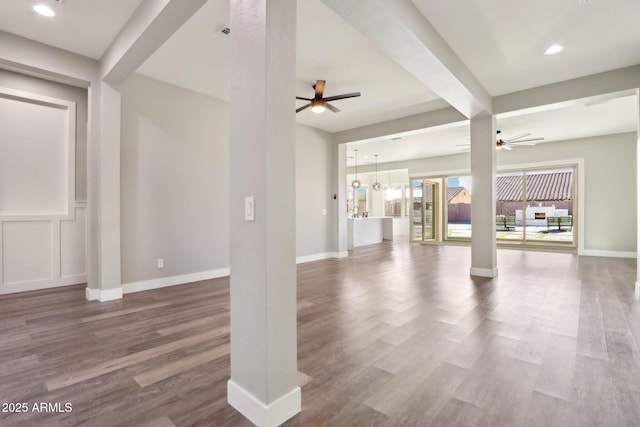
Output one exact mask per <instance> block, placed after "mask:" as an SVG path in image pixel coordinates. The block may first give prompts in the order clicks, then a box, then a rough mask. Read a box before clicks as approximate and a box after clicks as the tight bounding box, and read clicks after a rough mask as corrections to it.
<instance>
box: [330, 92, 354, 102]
mask: <svg viewBox="0 0 640 427" xmlns="http://www.w3.org/2000/svg"><path fill="white" fill-rule="evenodd" d="M360 95H361V94H360V92H353V93H345V94H342V95H334V96H328V97H326V98H325V99H324V100H325V101H337V100H338V99H346V98H357V97H358V96H360Z"/></svg>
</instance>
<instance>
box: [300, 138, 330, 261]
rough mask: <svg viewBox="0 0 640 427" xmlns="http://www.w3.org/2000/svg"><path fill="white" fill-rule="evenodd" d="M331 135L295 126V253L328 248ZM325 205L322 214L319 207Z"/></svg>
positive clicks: (324, 251) (312, 251)
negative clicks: (324, 212)
mask: <svg viewBox="0 0 640 427" xmlns="http://www.w3.org/2000/svg"><path fill="white" fill-rule="evenodd" d="M334 147H335V146H334V144H333V142H332V139H331V135H330V134H328V133H326V132H323V131H320V130H317V129H313V128H310V127H306V126H301V125H297V126H296V255H297V256H305V255H315V254H322V253H326V252H331V251H332V248H331V246H332V240H331V235H332V228H331V227H332V222H331V217H332V215H333V212H332V211H333V209H332V205H333V203H335V201H334V200H333V198H332V195H333V193H334V191H333V189H332V178H333V177H332V176H331V172H332V167H331V165H332V163H333V161H334V156H336V155H337V154H335V148H334ZM323 209H326V215H323V214H322V210H323Z"/></svg>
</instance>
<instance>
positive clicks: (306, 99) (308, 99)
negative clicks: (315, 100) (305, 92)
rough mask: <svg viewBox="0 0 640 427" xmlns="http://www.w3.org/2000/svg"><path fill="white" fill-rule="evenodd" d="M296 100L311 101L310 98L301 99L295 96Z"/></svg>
mask: <svg viewBox="0 0 640 427" xmlns="http://www.w3.org/2000/svg"><path fill="white" fill-rule="evenodd" d="M296 99H302V100H303V101H311V98H303V97H301V96H296Z"/></svg>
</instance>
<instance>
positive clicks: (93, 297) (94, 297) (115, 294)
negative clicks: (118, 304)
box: [85, 288, 122, 302]
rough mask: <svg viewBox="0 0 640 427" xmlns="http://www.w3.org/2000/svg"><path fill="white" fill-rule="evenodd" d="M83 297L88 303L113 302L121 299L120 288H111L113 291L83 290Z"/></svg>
mask: <svg viewBox="0 0 640 427" xmlns="http://www.w3.org/2000/svg"><path fill="white" fill-rule="evenodd" d="M85 296H86V298H87V300H88V301H100V302H106V301H113V300H117V299H122V288H113V289H92V288H86V289H85Z"/></svg>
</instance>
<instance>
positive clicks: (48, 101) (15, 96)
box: [0, 86, 76, 221]
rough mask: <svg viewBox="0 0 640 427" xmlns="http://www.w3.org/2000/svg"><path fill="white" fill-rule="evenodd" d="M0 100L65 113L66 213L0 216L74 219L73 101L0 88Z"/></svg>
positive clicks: (25, 218)
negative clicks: (23, 103)
mask: <svg viewBox="0 0 640 427" xmlns="http://www.w3.org/2000/svg"><path fill="white" fill-rule="evenodd" d="M0 98H5V99H10V100H14V101H18V102H25V103H28V104H36V105H41V106H44V107H49V108H55V109H59V110H63V111H65V112H66V115H67V120H66V126H67V134H66V141H65V142H66V144H65V151H66V156H65V158H66V161H67V171H66V173H67V174H66V177H65V178H66V180H67V183H66V184H67V185H66V194H65V198H66V200H65V208H66V212H52V213H49V212H44V213H41V214H1V213H0V217H2V218H3V219H4V220H6V221H33V220H40V219H42V218H43V217H45V218H51V219H66V220H73V219H75V209H74V208H75V194H76V103H75V102H73V101H69V100H65V99H58V98H52V97H50V96H44V95H40V94H35V93H30V92H24V91H20V90H15V89H10V88H6V87H1V86H0Z"/></svg>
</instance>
